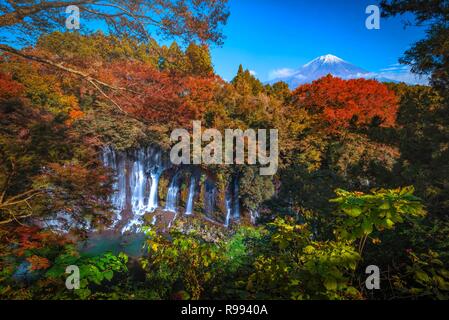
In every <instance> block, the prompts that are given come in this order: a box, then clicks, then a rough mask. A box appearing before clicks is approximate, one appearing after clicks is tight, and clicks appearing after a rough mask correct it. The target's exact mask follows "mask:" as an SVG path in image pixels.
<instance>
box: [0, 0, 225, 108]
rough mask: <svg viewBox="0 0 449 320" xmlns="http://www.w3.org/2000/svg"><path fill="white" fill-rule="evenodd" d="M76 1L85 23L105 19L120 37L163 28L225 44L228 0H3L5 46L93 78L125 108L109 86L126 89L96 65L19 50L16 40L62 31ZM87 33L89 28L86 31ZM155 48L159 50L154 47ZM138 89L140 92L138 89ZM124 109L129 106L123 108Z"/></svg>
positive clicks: (147, 36) (0, 26)
mask: <svg viewBox="0 0 449 320" xmlns="http://www.w3.org/2000/svg"><path fill="white" fill-rule="evenodd" d="M69 5H76V6H78V7H79V9H80V10H81V13H82V19H83V21H85V22H84V23H86V24H88V23H89V21H97V22H98V21H102V22H104V23H105V24H106V25H107V26H108V29H109V33H110V34H112V35H114V36H116V37H118V38H120V39H123V38H131V39H136V40H138V41H144V42H146V43H151V41H152V40H153V39H154V38H155V37H156V34H154V33H157V34H158V35H159V36H162V37H175V38H180V39H182V40H183V41H187V40H188V41H199V42H202V43H206V42H212V43H217V44H221V42H222V38H223V35H222V33H221V31H220V28H221V26H222V25H223V24H225V23H226V20H227V18H228V16H229V13H228V10H227V0H219V1H210V0H200V1H196V0H195V1H191V0H182V1H172V0H162V1H160V0H157V1H147V0H137V1H132V2H129V1H124V0H112V1H95V0H94V1H92V0H79V1H34V0H33V1H26V2H22V1H2V2H0V30H1V31H2V33H3V34H10V35H12V36H9V37H3V38H2V39H1V42H0V50H1V51H3V52H6V53H9V54H13V55H16V56H19V57H21V58H24V59H28V60H31V61H36V62H39V63H42V64H46V65H49V66H51V67H52V68H56V69H59V70H62V71H63V72H67V73H70V74H72V75H74V76H76V77H79V78H81V79H83V80H84V81H86V82H87V83H89V85H91V86H92V87H93V88H94V89H95V90H97V91H98V92H100V93H101V95H102V96H103V97H104V98H106V99H107V100H109V101H110V102H112V103H113V104H114V105H116V106H117V107H119V109H121V108H120V106H119V105H118V103H117V102H116V101H114V100H113V99H112V98H111V97H110V95H109V94H108V92H107V91H126V88H123V87H118V86H115V85H113V84H110V83H107V82H105V81H102V80H100V79H97V78H95V77H94V76H92V74H91V72H90V70H85V69H83V68H82V67H80V66H78V65H76V64H74V65H69V64H67V63H66V61H62V62H61V61H59V62H56V61H54V60H53V59H52V57H48V56H42V55H40V54H39V52H36V51H33V52H29V51H27V50H17V49H16V48H15V47H13V46H11V43H14V44H15V45H16V46H17V44H20V45H24V44H34V43H35V42H36V40H37V39H38V38H39V37H40V36H41V35H42V34H48V33H50V32H52V31H58V30H62V29H63V28H64V25H65V19H66V14H65V10H66V8H67V7H68V6H69ZM85 31H86V32H87V29H86V30H85ZM152 49H157V48H155V47H153V48H152ZM134 93H136V92H134ZM122 111H124V110H122Z"/></svg>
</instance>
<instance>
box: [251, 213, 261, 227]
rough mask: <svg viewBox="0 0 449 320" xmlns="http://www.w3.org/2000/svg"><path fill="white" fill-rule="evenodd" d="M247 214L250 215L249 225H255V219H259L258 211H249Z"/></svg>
mask: <svg viewBox="0 0 449 320" xmlns="http://www.w3.org/2000/svg"><path fill="white" fill-rule="evenodd" d="M249 213H250V219H251V223H252V224H254V225H255V224H256V223H257V219H258V218H259V217H260V214H259V211H258V210H250V211H249Z"/></svg>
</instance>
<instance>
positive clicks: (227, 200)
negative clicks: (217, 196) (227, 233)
mask: <svg viewBox="0 0 449 320" xmlns="http://www.w3.org/2000/svg"><path fill="white" fill-rule="evenodd" d="M228 189H229V188H228ZM225 204H226V219H225V224H224V226H225V227H226V228H227V227H229V222H230V221H231V214H232V194H231V192H230V190H226V196H225Z"/></svg>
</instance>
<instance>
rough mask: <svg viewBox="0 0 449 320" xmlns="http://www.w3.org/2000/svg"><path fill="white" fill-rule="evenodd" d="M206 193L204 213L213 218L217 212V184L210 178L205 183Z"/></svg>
mask: <svg viewBox="0 0 449 320" xmlns="http://www.w3.org/2000/svg"><path fill="white" fill-rule="evenodd" d="M204 186H205V192H204V211H205V213H206V215H209V216H211V215H212V214H213V213H214V210H215V197H216V192H217V187H216V186H215V182H214V181H213V180H212V179H210V178H209V177H208V178H207V179H206V182H205V185H204Z"/></svg>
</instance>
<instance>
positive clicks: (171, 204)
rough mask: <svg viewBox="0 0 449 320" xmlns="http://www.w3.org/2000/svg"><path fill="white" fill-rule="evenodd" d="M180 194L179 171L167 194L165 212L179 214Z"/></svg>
mask: <svg viewBox="0 0 449 320" xmlns="http://www.w3.org/2000/svg"><path fill="white" fill-rule="evenodd" d="M178 193H179V171H178V172H177V173H176V174H175V175H174V176H173V178H172V181H171V183H170V186H169V187H168V192H167V201H166V204H165V210H166V211H170V212H175V213H176V212H177V207H178Z"/></svg>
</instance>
